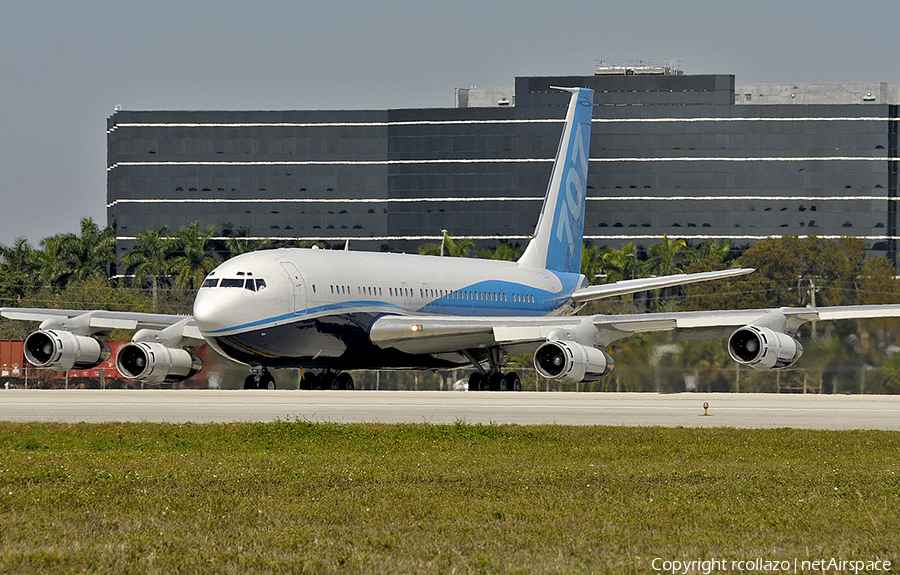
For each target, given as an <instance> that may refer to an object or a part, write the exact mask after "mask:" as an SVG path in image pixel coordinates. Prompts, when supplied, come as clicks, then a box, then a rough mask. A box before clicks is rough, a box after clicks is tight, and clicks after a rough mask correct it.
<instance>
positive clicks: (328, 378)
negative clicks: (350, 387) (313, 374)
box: [319, 372, 340, 390]
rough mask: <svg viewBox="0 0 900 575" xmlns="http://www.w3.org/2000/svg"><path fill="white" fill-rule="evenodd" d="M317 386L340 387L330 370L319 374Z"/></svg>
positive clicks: (326, 387)
mask: <svg viewBox="0 0 900 575" xmlns="http://www.w3.org/2000/svg"><path fill="white" fill-rule="evenodd" d="M319 386H320V387H319V389H331V390H337V389H340V387H338V378H337V377H335V375H334V374H333V373H330V372H326V373H323V374H322V375H320V376H319Z"/></svg>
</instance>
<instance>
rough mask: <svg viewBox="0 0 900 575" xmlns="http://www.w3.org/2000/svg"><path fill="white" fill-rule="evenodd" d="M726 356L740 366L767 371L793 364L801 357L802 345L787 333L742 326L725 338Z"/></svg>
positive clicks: (753, 326)
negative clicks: (726, 343)
mask: <svg viewBox="0 0 900 575" xmlns="http://www.w3.org/2000/svg"><path fill="white" fill-rule="evenodd" d="M728 353H729V355H731V359H733V360H734V361H736V362H738V363H740V364H743V365H749V366H750V367H752V368H753V369H759V370H768V369H777V368H780V367H788V366H790V365H793V363H794V362H795V361H797V360H798V359H800V356H801V355H803V346H802V345H800V342H799V341H797V340H796V339H794V338H792V337H791V336H789V335H787V334H784V333H780V332H777V331H773V330H771V329H769V328H767V327H757V326H755V325H745V326H744V327H742V328H740V329H739V330H737V331H736V332H734V333H733V334H731V337H729V338H728Z"/></svg>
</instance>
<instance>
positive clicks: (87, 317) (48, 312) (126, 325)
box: [0, 307, 203, 340]
mask: <svg viewBox="0 0 900 575" xmlns="http://www.w3.org/2000/svg"><path fill="white" fill-rule="evenodd" d="M0 316H3V317H5V318H6V319H11V320H20V321H38V322H41V323H42V324H44V323H45V322H46V323H47V324H48V326H47V327H60V326H69V325H72V326H75V325H77V326H78V327H79V328H81V329H79V331H84V332H87V333H104V332H108V331H111V330H114V329H125V330H137V329H165V328H167V327H170V326H172V325H175V324H177V323H178V322H181V321H184V320H185V319H188V318H189V319H188V321H186V322H185V323H184V327H183V333H182V335H183V337H187V338H191V339H198V340H202V339H203V336H202V335H201V334H200V330H199V329H197V326H196V324H195V323H194V320H193V318H190V316H183V315H170V314H159V313H137V312H124V311H106V310H91V311H88V310H71V309H41V308H13V307H4V308H0ZM50 324H52V325H50ZM42 327H43V325H42Z"/></svg>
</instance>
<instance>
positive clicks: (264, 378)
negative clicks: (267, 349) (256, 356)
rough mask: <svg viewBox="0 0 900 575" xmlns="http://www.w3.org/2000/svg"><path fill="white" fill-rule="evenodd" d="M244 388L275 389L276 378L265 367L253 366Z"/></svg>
mask: <svg viewBox="0 0 900 575" xmlns="http://www.w3.org/2000/svg"><path fill="white" fill-rule="evenodd" d="M244 389H275V378H274V377H272V374H271V373H269V370H268V369H266V368H264V367H259V368H255V369H254V368H252V367H251V368H250V375H248V376H247V379H245V380H244Z"/></svg>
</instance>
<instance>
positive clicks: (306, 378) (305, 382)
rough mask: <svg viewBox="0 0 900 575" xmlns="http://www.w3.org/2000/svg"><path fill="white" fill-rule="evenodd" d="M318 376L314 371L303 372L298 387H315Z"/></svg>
mask: <svg viewBox="0 0 900 575" xmlns="http://www.w3.org/2000/svg"><path fill="white" fill-rule="evenodd" d="M317 380H318V378H317V377H316V374H314V373H305V374H303V379H301V380H300V389H316V385H318V381H317Z"/></svg>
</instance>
